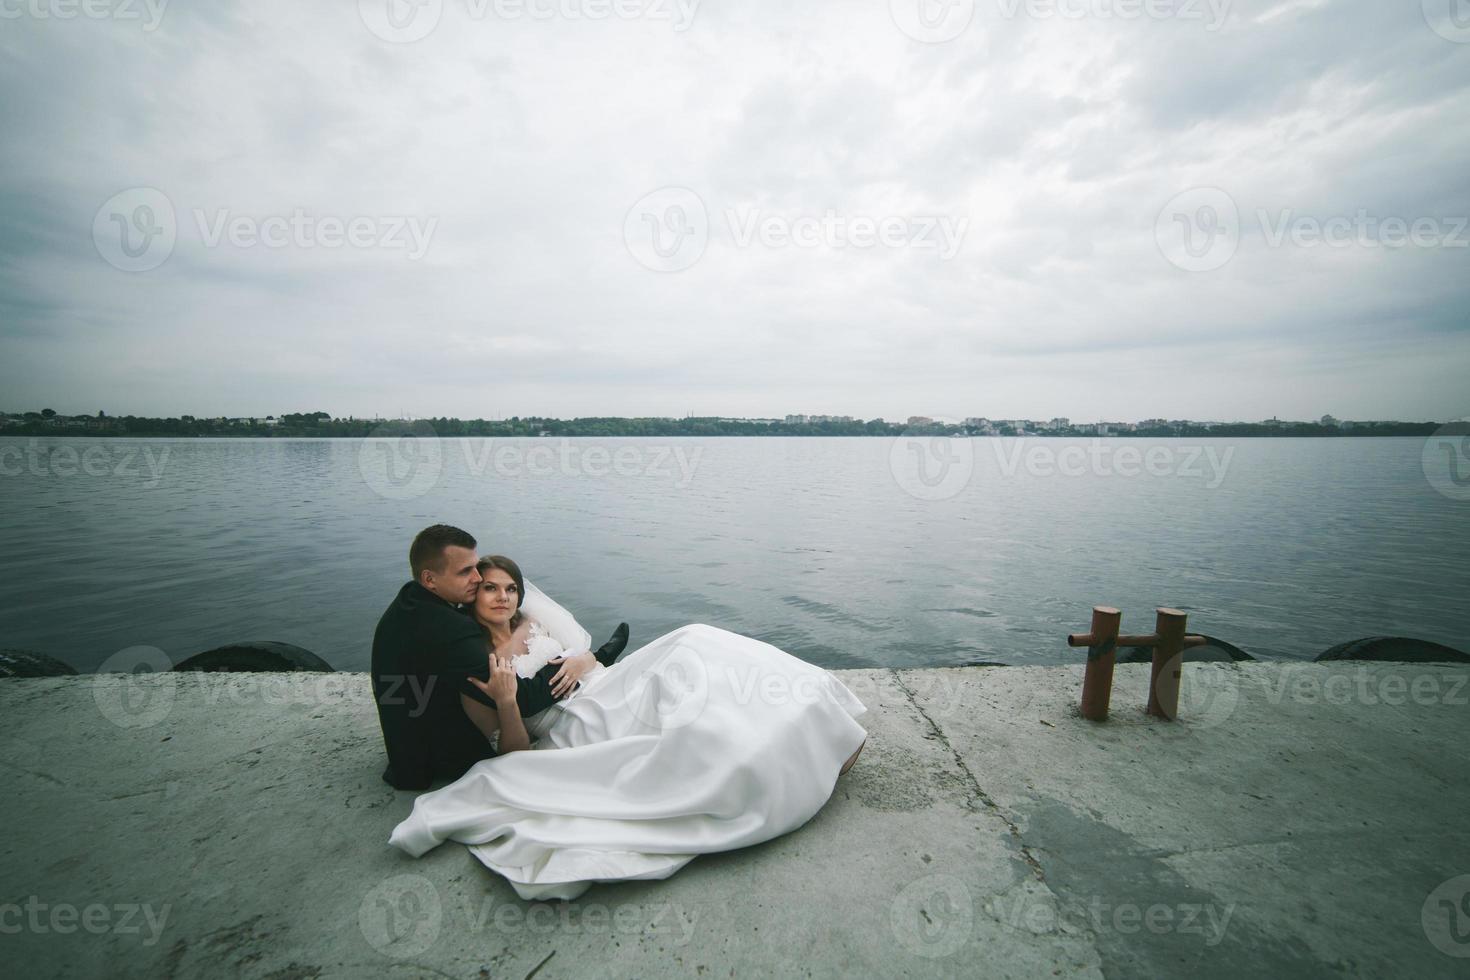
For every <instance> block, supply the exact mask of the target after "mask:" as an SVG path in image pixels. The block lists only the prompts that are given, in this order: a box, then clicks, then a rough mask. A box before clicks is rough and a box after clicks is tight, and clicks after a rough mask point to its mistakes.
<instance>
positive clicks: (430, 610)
mask: <svg viewBox="0 0 1470 980" xmlns="http://www.w3.org/2000/svg"><path fill="white" fill-rule="evenodd" d="M558 669H560V668H559V666H558V665H554V664H548V665H547V666H546V667H544V668H542V670H541V672H540V673H538V674H537V675H536V676H535V677H532V678H524V677H523V678H518V679H517V685H518V686H517V690H516V703H517V704H518V705H519V706H520V709H521V717H523V718H524V717H529V716H530V715H533V714H535V713H536V712H538V711H541V710H542V709H544V708H547V707H549V706H550V705H551V704H552V702H554V701H555V700H556V699H555V698H554V697H553V696H552V693H551V678H552V677H554V676H555V675H556V672H557V670H558ZM372 671H373V700H375V701H376V702H377V703H378V723H379V725H381V726H382V729H383V745H384V747H385V748H386V749H387V750H388V768H387V770H386V771H385V772H384V773H383V778H384V779H385V780H387V781H388V782H389V783H391V784H392V785H393V786H394V787H396V788H398V789H427V788H428V786H429V784H430V783H432V782H433V781H434V780H435V779H458V778H459V777H460V776H462V775H464V771H465V770H466V769H468V768H469V767H470V766H472V765H474V764H475V763H476V762H479V761H480V760H481V759H488V758H490V757H492V756H494V755H495V751H494V749H492V748H491V747H490V743H489V742H487V741H486V740H485V736H484V735H483V734H481V732H480V730H479V729H478V728H476V727H475V724H474V722H472V721H470V719H469V717H468V716H467V715H465V713H464V707H463V705H461V704H460V700H459V696H460V695H461V694H465V695H468V696H469V697H472V698H474V699H475V700H476V701H479V702H480V703H481V704H486V705H489V706H490V707H492V708H493V707H494V706H495V702H494V701H492V700H491V699H490V697H489V696H488V695H486V694H484V693H483V692H482V691H481V690H480V689H479V688H477V687H475V685H473V684H471V683H470V682H469V681H468V680H467V679H466V678H468V677H477V678H479V679H480V680H482V681H483V680H488V679H489V677H490V664H489V648H488V647H487V646H486V645H485V633H484V631H483V630H482V629H481V628H480V626H479V624H478V623H476V622H475V621H474V620H473V619H472V618H470V616H469V615H467V614H466V613H464V612H462V611H460V610H459V609H458V608H456V607H455V606H453V605H451V604H450V603H448V602H445V601H444V600H443V599H441V598H439V597H438V596H436V595H434V593H432V592H430V591H429V590H428V589H426V588H424V587H423V586H422V585H420V584H418V583H417V582H408V583H407V584H405V585H404V586H403V588H401V589H399V590H398V595H397V597H396V598H394V600H393V602H392V604H391V605H389V606H388V609H387V611H385V612H384V613H383V617H382V618H381V619H380V620H378V629H377V631H376V632H375V633H374V634H373V667H372Z"/></svg>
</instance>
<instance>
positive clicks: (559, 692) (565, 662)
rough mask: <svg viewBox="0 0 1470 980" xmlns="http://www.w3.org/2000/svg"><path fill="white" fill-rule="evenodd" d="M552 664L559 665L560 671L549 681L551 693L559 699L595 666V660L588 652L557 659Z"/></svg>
mask: <svg viewBox="0 0 1470 980" xmlns="http://www.w3.org/2000/svg"><path fill="white" fill-rule="evenodd" d="M551 662H552V663H553V664H561V670H558V671H557V672H556V676H555V677H553V678H552V679H551V693H552V695H553V696H554V697H556V698H558V699H560V698H564V697H566V696H567V695H568V694H570V693H571V692H572V688H574V687H576V686H577V684H578V683H579V682H580V681H581V680H582V675H584V674H586V673H587V672H588V671H589V670H591V669H592V668H594V667H596V666H597V658H596V657H594V656H593V655H592V654H591V653H590V652H588V653H579V654H576V655H575V656H571V657H557V658H556V659H555V660H553V661H551Z"/></svg>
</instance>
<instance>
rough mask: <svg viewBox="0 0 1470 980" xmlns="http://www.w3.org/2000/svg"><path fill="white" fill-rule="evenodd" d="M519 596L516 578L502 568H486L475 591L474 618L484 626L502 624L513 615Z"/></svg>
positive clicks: (518, 602)
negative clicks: (478, 588)
mask: <svg viewBox="0 0 1470 980" xmlns="http://www.w3.org/2000/svg"><path fill="white" fill-rule="evenodd" d="M520 601H521V596H520V593H519V592H517V591H516V580H515V579H513V578H511V577H510V575H509V573H507V572H506V571H505V569H503V568H490V569H486V571H485V577H484V579H483V580H482V581H481V582H480V591H479V592H477V593H475V618H476V619H478V620H479V621H480V622H481V623H483V624H484V625H486V626H504V625H505V624H506V623H509V622H510V618H511V617H512V616H514V615H515V613H516V607H517V606H518V605H519V604H520Z"/></svg>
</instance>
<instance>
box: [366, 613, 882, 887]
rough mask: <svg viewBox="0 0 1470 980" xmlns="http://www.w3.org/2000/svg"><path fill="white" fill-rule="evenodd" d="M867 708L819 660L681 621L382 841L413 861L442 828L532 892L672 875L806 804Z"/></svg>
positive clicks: (805, 815) (814, 806) (742, 842)
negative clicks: (527, 742)
mask: <svg viewBox="0 0 1470 980" xmlns="http://www.w3.org/2000/svg"><path fill="white" fill-rule="evenodd" d="M528 591H529V590H528ZM551 642H552V643H554V644H556V646H557V647H558V648H560V647H561V644H560V643H559V642H557V641H555V640H552V641H551ZM528 647H529V653H530V654H539V655H543V656H544V655H546V654H548V653H549V654H550V655H552V656H555V655H558V653H559V649H558V651H557V652H552V651H551V648H550V647H548V646H547V645H546V644H545V643H544V641H542V642H540V643H539V645H538V644H528ZM537 659H539V656H538V658H537ZM517 666H518V668H519V666H520V665H519V664H518V665H517ZM526 666H527V667H528V668H529V664H527V665H526ZM864 711H866V708H864V706H863V704H862V702H860V701H859V700H858V699H857V698H856V697H854V696H853V694H852V692H851V691H849V690H848V689H847V688H846V687H845V686H844V685H843V684H842V683H841V682H840V681H838V680H837V678H836V677H834V676H833V675H832V674H830V673H829V672H827V671H825V670H823V669H821V668H819V667H814V666H812V665H811V664H808V663H805V662H803V661H801V660H798V659H797V658H795V657H793V656H791V655H789V654H787V653H784V652H782V651H781V650H778V649H777V648H776V647H773V646H771V645H770V644H767V643H762V642H760V641H758V640H753V639H751V638H749V637H746V636H740V635H738V634H735V633H730V632H727V631H725V630H721V629H716V628H715V627H712V626H702V625H695V626H685V627H683V628H681V629H677V630H675V631H674V632H672V633H669V634H666V635H665V636H662V637H659V638H658V639H657V640H654V641H653V642H652V643H649V644H648V645H647V646H644V647H643V648H641V649H639V650H637V651H635V652H633V653H630V654H628V655H626V656H625V657H623V659H622V660H620V661H619V662H618V663H617V664H615V665H614V666H612V667H610V668H605V667H599V668H598V669H596V670H594V671H592V672H590V673H588V674H587V675H586V676H584V677H583V679H582V683H581V685H580V687H579V688H577V690H576V691H575V692H574V693H573V694H572V695H571V696H570V697H568V698H567V699H565V700H563V701H561V702H558V703H557V704H555V705H553V706H552V707H550V708H548V709H546V710H545V711H543V712H541V713H540V714H538V715H535V716H533V717H532V718H531V719H529V720H528V724H527V728H528V729H529V730H530V732H531V735H532V737H533V738H536V739H537V741H536V743H535V745H534V746H533V748H532V750H530V751H524V752H513V753H510V754H508V755H504V756H500V757H497V758H494V759H487V760H485V761H483V762H480V763H477V764H476V765H475V766H473V767H472V768H471V769H470V770H469V771H468V772H466V773H465V774H464V775H463V776H462V777H460V778H459V779H458V780H456V781H455V782H453V783H450V784H449V785H447V786H445V787H443V788H442V789H438V790H434V791H432V792H428V793H425V794H423V795H422V796H420V797H419V798H418V799H417V800H415V801H414V806H413V813H412V814H410V815H409V817H408V818H407V819H406V820H404V821H403V822H402V823H400V824H399V825H398V826H397V827H396V828H395V829H394V831H393V835H392V837H391V838H390V841H389V842H390V843H391V844H393V845H395V846H397V847H400V848H402V849H403V850H405V851H407V852H408V853H409V854H412V855H413V856H415V857H418V856H419V855H421V854H423V853H424V852H426V851H428V850H430V849H431V848H433V847H436V846H438V845H439V844H441V843H443V842H444V841H446V840H454V841H459V842H460V843H463V844H468V845H469V846H470V850H471V851H472V852H473V853H474V854H475V856H476V857H477V858H479V859H480V860H481V861H482V862H484V863H485V865H486V866H487V867H489V868H490V869H491V870H492V871H495V872H498V873H499V874H501V875H504V876H505V877H506V878H507V879H508V880H509V881H510V883H511V884H512V885H513V886H514V887H515V890H516V892H517V893H519V894H520V896H521V897H522V898H527V899H547V898H575V897H576V896H578V895H580V894H581V893H582V892H584V891H586V890H587V888H588V887H589V886H590V885H591V884H592V883H594V882H598V881H618V880H627V879H634V878H667V877H668V876H669V875H671V874H673V873H674V872H675V871H677V870H679V869H680V868H681V867H683V866H684V865H685V864H688V863H689V862H690V861H691V860H693V859H694V857H695V856H696V855H699V854H706V853H711V852H715V851H728V850H731V849H734V848H737V847H746V846H748V845H751V844H757V843H760V842H761V841H765V840H770V839H771V838H773V837H778V836H780V835H781V834H785V833H788V832H790V831H792V830H795V829H796V828H797V827H800V826H801V825H802V824H804V823H806V822H807V821H808V820H810V819H811V818H812V817H813V816H815V815H816V813H817V811H818V810H820V809H821V808H822V805H823V804H825V803H826V802H827V799H828V798H829V797H830V796H831V795H832V790H833V788H834V786H835V785H836V782H837V776H838V773H839V770H840V769H841V768H842V765H843V763H844V762H846V761H847V759H848V758H849V757H851V756H852V754H853V753H854V752H856V751H857V750H858V748H859V747H860V746H861V745H862V744H863V740H864V739H865V738H866V732H864V730H863V728H862V726H861V725H859V724H858V723H857V722H856V721H855V720H854V719H856V718H857V717H858V716H859V715H861V714H863V712H864ZM552 750H554V751H552Z"/></svg>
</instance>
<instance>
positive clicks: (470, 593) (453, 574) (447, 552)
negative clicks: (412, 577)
mask: <svg viewBox="0 0 1470 980" xmlns="http://www.w3.org/2000/svg"><path fill="white" fill-rule="evenodd" d="M479 561H480V556H479V555H477V554H475V549H474V548H458V547H455V546H453V545H451V546H449V547H448V548H445V549H444V554H443V555H442V556H441V557H440V559H439V567H438V568H426V569H424V574H423V586H424V588H426V589H428V590H429V591H430V592H432V593H434V594H435V595H436V596H438V597H439V598H441V599H443V600H444V601H445V602H455V603H459V602H474V601H475V593H476V592H478V591H479V590H480V572H479V570H478V569H477V568H475V566H476V565H477V564H479Z"/></svg>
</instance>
